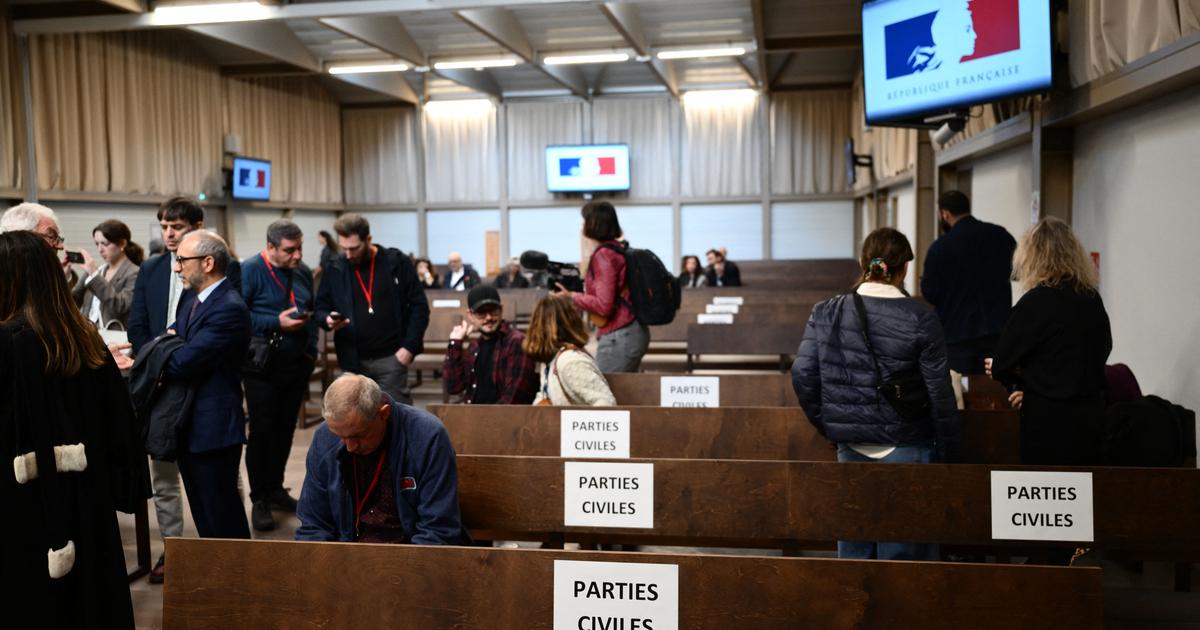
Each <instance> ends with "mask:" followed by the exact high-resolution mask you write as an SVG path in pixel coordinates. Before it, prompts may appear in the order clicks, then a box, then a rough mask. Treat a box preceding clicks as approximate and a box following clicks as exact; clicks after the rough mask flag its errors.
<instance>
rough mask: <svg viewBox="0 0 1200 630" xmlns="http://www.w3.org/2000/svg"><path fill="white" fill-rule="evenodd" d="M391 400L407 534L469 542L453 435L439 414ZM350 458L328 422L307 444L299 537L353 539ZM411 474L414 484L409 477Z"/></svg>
mask: <svg viewBox="0 0 1200 630" xmlns="http://www.w3.org/2000/svg"><path fill="white" fill-rule="evenodd" d="M391 404H392V417H391V419H390V420H389V422H391V423H392V426H391V430H390V431H389V433H388V440H389V441H388V442H387V443H386V444H385V445H384V446H385V447H386V448H387V449H388V451H387V453H388V458H387V461H388V465H389V466H391V469H392V481H393V483H394V484H395V486H396V488H395V491H396V507H397V508H398V510H399V512H400V514H399V517H400V522H401V524H402V525H403V527H404V537H405V538H407V539H408V541H409V542H410V543H412V544H416V545H463V544H467V543H468V542H469V540H470V538H469V536H468V535H467V531H466V529H465V528H464V527H463V524H462V516H461V514H460V513H459V509H458V468H457V466H456V465H455V455H454V447H453V446H451V444H450V434H449V433H447V432H446V427H445V426H443V425H442V423H441V421H440V420H438V419H437V417H436V416H434V415H432V414H430V413H428V412H426V411H421V410H420V409H414V408H412V407H409V406H407V405H400V404H397V403H395V402H394V401H393V402H392V403H391ZM349 457H351V455H350V453H348V452H347V451H346V449H345V447H343V446H342V442H341V440H340V439H338V437H337V436H336V435H334V434H333V432H331V431H330V430H329V427H327V426H326V425H321V426H320V427H319V428H317V432H316V434H315V435H314V436H313V442H312V445H311V446H309V448H308V462H307V465H308V474H307V475H306V476H305V478H304V489H303V490H302V491H301V493H300V505H299V507H298V508H297V509H296V515H297V516H299V517H300V523H301V524H300V529H298V530H296V540H312V541H341V542H353V541H354V507H353V506H352V503H353V499H352V498H351V492H350V490H349V489H347V488H346V486H345V484H344V481H343V476H342V465H343V463H344V462H345V461H348V458H349ZM406 477H408V478H411V479H412V481H413V482H415V483H412V484H411V485H412V486H413V487H411V488H405V487H404V486H405V485H406V484H405V483H404V479H405V478H406Z"/></svg>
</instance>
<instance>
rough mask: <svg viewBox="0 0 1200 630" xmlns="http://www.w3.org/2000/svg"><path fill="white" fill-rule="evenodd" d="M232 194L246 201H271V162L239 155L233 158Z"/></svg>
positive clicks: (235, 197)
mask: <svg viewBox="0 0 1200 630" xmlns="http://www.w3.org/2000/svg"><path fill="white" fill-rule="evenodd" d="M230 179H231V180H232V181H231V182H230V187H229V189H230V191H231V192H230V196H232V197H233V198H234V199H239V200H244V201H270V199H271V162H269V161H267V160H256V159H254V158H249V157H244V156H240V155H239V156H237V157H235V158H233V173H232V174H231V177H230Z"/></svg>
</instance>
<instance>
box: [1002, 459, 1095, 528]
mask: <svg viewBox="0 0 1200 630" xmlns="http://www.w3.org/2000/svg"><path fill="white" fill-rule="evenodd" d="M1093 516H1094V515H1093V506H1092V473H1068V472H1037V471H1023V470H1022V471H1007V470H993V471H992V538H994V539H996V540H1062V541H1074V542H1091V541H1092V537H1093V533H1092V523H1093V522H1094V518H1093Z"/></svg>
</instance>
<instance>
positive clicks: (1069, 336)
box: [991, 218, 1112, 466]
mask: <svg viewBox="0 0 1200 630" xmlns="http://www.w3.org/2000/svg"><path fill="white" fill-rule="evenodd" d="M1013 268H1014V270H1015V271H1016V274H1017V277H1018V279H1019V280H1020V282H1021V285H1022V287H1023V288H1024V289H1025V290H1026V293H1025V295H1023V296H1022V297H1021V299H1020V300H1018V301H1017V304H1016V306H1014V307H1013V309H1012V312H1011V313H1010V314H1009V316H1008V323H1007V324H1006V325H1005V327H1004V332H1003V333H1001V335H1000V339H999V340H998V341H997V342H996V356H995V357H993V360H992V363H991V374H992V376H993V377H994V378H996V379H997V380H999V381H1000V382H1002V383H1004V384H1005V385H1006V386H1008V387H1009V389H1010V391H1012V392H1013V393H1012V395H1011V397H1010V399H1009V400H1010V401H1011V402H1012V404H1013V407H1015V408H1017V409H1020V411H1021V463H1023V464H1035V465H1064V466H1066V465H1088V464H1098V463H1100V462H1099V457H1100V451H1101V442H1102V438H1103V433H1102V426H1103V422H1102V420H1103V415H1104V394H1103V388H1104V364H1105V361H1107V359H1108V354H1109V352H1111V351H1112V330H1111V328H1110V327H1109V322H1108V313H1107V312H1106V311H1105V310H1104V301H1103V300H1102V299H1100V292H1099V291H1098V289H1097V278H1096V268H1095V266H1094V265H1093V264H1092V261H1091V259H1090V258H1089V257H1088V255H1087V253H1085V252H1084V250H1083V245H1081V244H1080V243H1079V240H1078V239H1076V238H1075V234H1074V233H1072V231H1071V227H1070V226H1068V225H1067V224H1066V223H1064V222H1062V221H1061V220H1059V219H1055V218H1046V219H1042V220H1041V221H1039V222H1038V224H1037V225H1035V226H1033V227H1032V228H1031V229H1030V230H1029V231H1028V232H1027V233H1026V234H1025V236H1024V237H1023V238H1022V239H1021V242H1020V244H1019V245H1018V246H1017V252H1016V254H1015V256H1014V260H1013Z"/></svg>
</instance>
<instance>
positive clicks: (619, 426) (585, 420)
mask: <svg viewBox="0 0 1200 630" xmlns="http://www.w3.org/2000/svg"><path fill="white" fill-rule="evenodd" d="M559 422H560V424H561V426H560V427H559V433H558V434H559V441H560V444H559V447H560V451H559V456H560V457H599V458H603V459H629V410H628V409H605V410H602V411H601V410H597V411H592V410H588V409H563V410H562V412H561V414H560V415H559Z"/></svg>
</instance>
